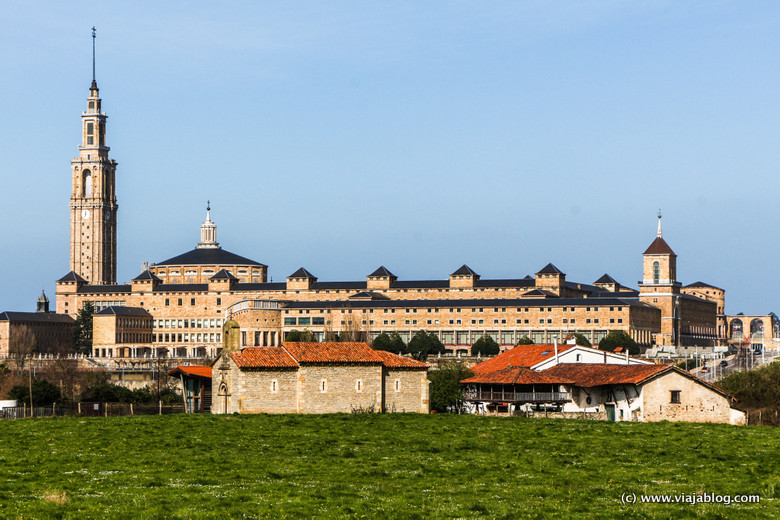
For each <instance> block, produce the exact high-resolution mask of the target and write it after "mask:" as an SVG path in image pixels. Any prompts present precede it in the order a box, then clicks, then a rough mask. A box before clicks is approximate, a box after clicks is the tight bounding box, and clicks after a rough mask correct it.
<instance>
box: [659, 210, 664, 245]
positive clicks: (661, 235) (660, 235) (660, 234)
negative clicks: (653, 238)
mask: <svg viewBox="0 0 780 520" xmlns="http://www.w3.org/2000/svg"><path fill="white" fill-rule="evenodd" d="M662 237H663V233H661V210H660V209H659V210H658V238H662Z"/></svg>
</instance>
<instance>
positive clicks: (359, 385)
mask: <svg viewBox="0 0 780 520" xmlns="http://www.w3.org/2000/svg"><path fill="white" fill-rule="evenodd" d="M355 391H356V392H358V393H362V392H363V380H362V379H358V380H357V381H355Z"/></svg>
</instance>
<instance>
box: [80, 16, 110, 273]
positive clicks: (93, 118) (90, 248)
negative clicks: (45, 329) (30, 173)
mask: <svg viewBox="0 0 780 520" xmlns="http://www.w3.org/2000/svg"><path fill="white" fill-rule="evenodd" d="M95 38H96V29H95V28H94V27H93V28H92V83H91V84H90V87H89V97H88V98H87V109H86V110H85V111H84V112H82V114H81V144H80V145H79V155H78V157H76V158H74V159H73V160H72V161H71V172H72V190H71V197H70V270H71V271H73V272H74V273H76V274H78V275H79V276H81V277H82V278H84V279H85V280H86V281H87V282H89V283H90V284H93V285H110V284H115V283H116V246H117V236H116V224H117V220H116V214H117V208H118V206H117V203H116V179H115V174H116V166H117V163H116V161H114V160H113V159H111V158H109V156H108V152H109V150H110V148H109V147H108V146H106V120H107V119H108V116H107V115H106V114H105V113H104V112H103V111H102V106H101V105H102V100H101V99H100V91H99V89H98V86H97V80H96V79H95Z"/></svg>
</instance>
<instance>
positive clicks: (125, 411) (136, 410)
mask: <svg viewBox="0 0 780 520" xmlns="http://www.w3.org/2000/svg"><path fill="white" fill-rule="evenodd" d="M177 413H184V404H183V403H173V404H171V403H162V402H157V403H141V404H137V403H73V404H71V405H68V406H62V405H51V406H36V407H34V408H32V413H30V407H29V406H27V405H23V406H14V407H12V408H3V409H2V410H0V418H2V419H22V418H25V417H31V416H32V417H63V416H65V415H79V416H83V417H109V416H110V417H117V416H122V415H170V414H177Z"/></svg>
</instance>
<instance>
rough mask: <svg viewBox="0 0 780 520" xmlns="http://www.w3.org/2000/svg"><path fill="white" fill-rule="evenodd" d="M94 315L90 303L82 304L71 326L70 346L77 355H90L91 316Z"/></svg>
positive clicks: (93, 309)
mask: <svg viewBox="0 0 780 520" xmlns="http://www.w3.org/2000/svg"><path fill="white" fill-rule="evenodd" d="M93 314H95V306H94V305H93V304H92V302H84V306H83V307H82V308H81V309H80V310H79V313H78V315H77V316H76V321H75V323H74V324H73V335H72V336H71V345H72V346H73V350H74V351H75V352H77V353H79V354H91V353H92V315H93Z"/></svg>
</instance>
